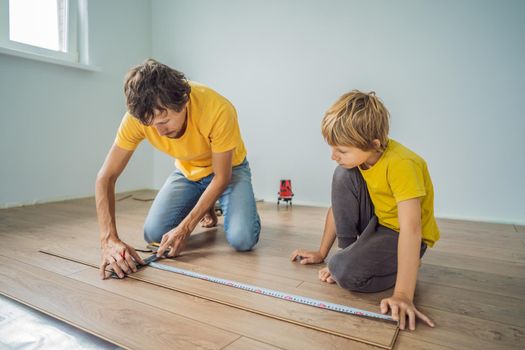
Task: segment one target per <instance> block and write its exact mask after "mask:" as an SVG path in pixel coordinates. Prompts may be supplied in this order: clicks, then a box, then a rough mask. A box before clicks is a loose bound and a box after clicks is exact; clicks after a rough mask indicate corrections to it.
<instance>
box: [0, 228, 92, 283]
mask: <svg viewBox="0 0 525 350" xmlns="http://www.w3.org/2000/svg"><path fill="white" fill-rule="evenodd" d="M0 243H1V244H0V255H3V256H5V257H8V258H10V259H14V260H17V261H21V262H25V263H27V264H30V265H33V266H36V267H40V268H44V269H46V270H48V271H51V272H55V273H58V274H61V275H64V276H67V275H69V274H71V273H75V272H78V271H82V270H85V269H86V266H84V265H82V264H78V263H75V262H72V261H67V260H64V259H60V258H57V257H54V256H51V255H46V254H41V253H39V252H38V250H39V249H40V248H42V245H41V244H42V240H34V239H28V238H26V237H24V236H20V235H19V236H14V237H13V236H12V235H8V234H5V233H0Z"/></svg>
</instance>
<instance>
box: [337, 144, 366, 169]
mask: <svg viewBox="0 0 525 350" xmlns="http://www.w3.org/2000/svg"><path fill="white" fill-rule="evenodd" d="M331 148H332V159H333V160H335V161H336V162H337V164H339V165H341V166H342V167H344V168H347V169H351V168H355V167H356V166H359V165H361V164H363V163H364V162H366V161H367V160H368V159H369V158H370V156H371V152H366V151H363V150H361V149H359V148H357V147H352V146H331Z"/></svg>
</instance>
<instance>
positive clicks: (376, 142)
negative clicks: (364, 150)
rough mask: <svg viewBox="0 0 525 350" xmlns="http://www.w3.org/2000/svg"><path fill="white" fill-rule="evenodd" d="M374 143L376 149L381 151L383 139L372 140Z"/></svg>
mask: <svg viewBox="0 0 525 350" xmlns="http://www.w3.org/2000/svg"><path fill="white" fill-rule="evenodd" d="M372 145H373V146H374V149H375V150H376V151H379V150H380V149H381V141H379V139H374V140H372Z"/></svg>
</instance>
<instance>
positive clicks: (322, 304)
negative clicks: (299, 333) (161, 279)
mask: <svg viewBox="0 0 525 350" xmlns="http://www.w3.org/2000/svg"><path fill="white" fill-rule="evenodd" d="M155 260H157V259H155V258H153V256H151V257H149V258H148V259H145V262H146V261H148V263H149V266H151V267H154V268H156V269H159V270H164V271H169V272H174V273H178V274H180V275H184V276H188V277H193V278H198V279H201V280H204V281H208V282H213V283H217V284H222V285H224V286H228V287H232V288H237V289H242V290H245V291H248V292H252V293H256V294H260V295H266V296H269V297H273V298H277V299H282V300H286V301H292V302H295V303H298V304H303V305H309V306H313V307H317V308H320V309H325V310H331V311H336V312H340V313H345V314H351V315H356V316H362V317H370V318H376V319H381V320H385V321H391V322H396V323H397V321H395V320H394V319H393V318H392V317H391V316H389V315H383V314H378V313H375V312H371V311H366V310H361V309H357V308H354V307H350V306H346V305H341V304H335V303H330V302H327V301H322V300H317V299H312V298H307V297H304V296H300V295H295V294H289V293H284V292H280V291H277V290H272V289H267V288H262V287H257V286H254V285H251V284H246V283H241V282H237V281H231V280H227V279H223V278H218V277H213V276H209V275H205V274H202V273H198V272H193V271H189V270H185V269H180V268H177V267H173V266H169V265H165V264H159V263H157V262H155Z"/></svg>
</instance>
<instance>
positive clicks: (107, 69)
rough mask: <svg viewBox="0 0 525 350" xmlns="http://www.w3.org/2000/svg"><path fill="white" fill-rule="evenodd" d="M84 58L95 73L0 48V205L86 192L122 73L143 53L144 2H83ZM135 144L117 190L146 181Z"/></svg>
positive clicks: (113, 116) (148, 171)
mask: <svg viewBox="0 0 525 350" xmlns="http://www.w3.org/2000/svg"><path fill="white" fill-rule="evenodd" d="M88 11H89V26H90V44H91V52H90V53H91V57H92V59H93V63H94V64H95V65H97V66H100V67H101V71H99V72H88V71H82V70H78V69H75V68H68V67H64V66H58V65H53V64H49V63H43V62H37V61H32V60H28V59H24V58H18V57H11V56H6V55H2V54H0V150H1V151H0V179H1V181H0V207H5V206H11V205H17V204H24V203H32V202H35V201H49V200H56V199H61V198H71V197H82V196H92V195H93V194H94V184H95V177H96V174H97V171H98V169H99V168H100V166H101V165H102V162H103V160H104V157H105V155H106V153H107V151H108V150H109V147H110V146H111V144H112V143H113V139H114V137H115V133H116V130H117V128H118V125H119V122H120V119H121V117H122V115H123V114H124V112H125V101H124V95H123V88H122V86H123V78H124V75H125V73H126V71H127V70H128V69H129V68H130V67H131V66H133V65H136V64H138V63H141V62H142V61H143V60H144V59H146V58H147V57H149V56H150V55H151V5H150V2H149V1H143V0H133V1H126V0H118V1H117V0H115V1H113V0H112V1H103V0H90V1H89V9H88ZM152 153H153V151H152V149H151V148H149V147H147V146H146V147H145V146H142V147H141V148H140V149H139V151H137V152H136V154H135V156H134V157H133V158H132V160H131V163H130V165H129V166H128V168H127V169H126V171H125V173H124V174H123V176H122V177H121V179H120V180H119V182H118V187H117V189H118V190H119V191H124V190H131V189H137V188H145V187H151V184H152V181H153V156H152Z"/></svg>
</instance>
